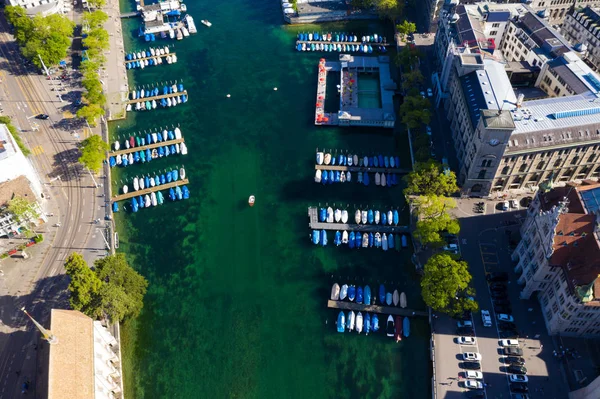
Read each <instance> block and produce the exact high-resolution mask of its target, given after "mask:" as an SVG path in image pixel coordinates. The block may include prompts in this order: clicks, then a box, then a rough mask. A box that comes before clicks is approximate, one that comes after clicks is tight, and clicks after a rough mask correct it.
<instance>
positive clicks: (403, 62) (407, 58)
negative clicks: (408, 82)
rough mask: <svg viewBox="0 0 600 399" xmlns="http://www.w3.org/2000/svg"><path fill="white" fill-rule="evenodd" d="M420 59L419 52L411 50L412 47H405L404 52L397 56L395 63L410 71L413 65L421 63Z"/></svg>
mask: <svg viewBox="0 0 600 399" xmlns="http://www.w3.org/2000/svg"><path fill="white" fill-rule="evenodd" d="M419 57H421V53H420V52H419V50H417V49H416V48H411V47H410V46H404V47H403V48H402V50H400V51H399V52H398V54H396V57H395V63H396V65H397V66H402V67H404V68H405V69H406V70H408V69H410V67H411V66H412V65H415V64H417V63H418V62H419Z"/></svg>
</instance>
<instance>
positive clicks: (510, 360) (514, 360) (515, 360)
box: [504, 356, 525, 366]
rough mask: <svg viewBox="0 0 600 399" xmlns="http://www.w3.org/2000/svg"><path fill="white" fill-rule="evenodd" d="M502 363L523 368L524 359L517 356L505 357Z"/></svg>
mask: <svg viewBox="0 0 600 399" xmlns="http://www.w3.org/2000/svg"><path fill="white" fill-rule="evenodd" d="M504 363H506V364H510V365H515V366H523V365H524V364H525V359H523V358H522V357H518V356H506V357H505V358H504Z"/></svg>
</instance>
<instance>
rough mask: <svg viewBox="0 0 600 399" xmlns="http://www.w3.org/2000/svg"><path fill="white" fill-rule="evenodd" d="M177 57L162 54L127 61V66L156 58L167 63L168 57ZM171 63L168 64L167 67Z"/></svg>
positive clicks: (175, 54)
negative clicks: (162, 59)
mask: <svg viewBox="0 0 600 399" xmlns="http://www.w3.org/2000/svg"><path fill="white" fill-rule="evenodd" d="M173 55H174V56H177V53H169V54H162V55H151V56H150V57H142V58H136V59H135V60H125V65H127V64H133V63H135V62H137V61H145V60H152V59H155V58H164V61H165V62H167V57H168V56H173ZM168 64H169V63H168V62H167V65H168ZM186 94H187V93H186Z"/></svg>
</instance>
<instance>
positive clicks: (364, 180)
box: [358, 172, 369, 186]
mask: <svg viewBox="0 0 600 399" xmlns="http://www.w3.org/2000/svg"><path fill="white" fill-rule="evenodd" d="M358 173H360V172H358ZM363 184H364V185H365V186H368V185H369V174H368V173H367V172H363Z"/></svg>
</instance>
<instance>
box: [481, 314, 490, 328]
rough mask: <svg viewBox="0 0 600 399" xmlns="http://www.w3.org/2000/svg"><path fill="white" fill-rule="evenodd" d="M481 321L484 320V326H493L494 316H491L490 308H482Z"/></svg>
mask: <svg viewBox="0 0 600 399" xmlns="http://www.w3.org/2000/svg"><path fill="white" fill-rule="evenodd" d="M481 321H482V322H483V326H484V327H491V326H492V316H490V311H489V310H482V311H481Z"/></svg>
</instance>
